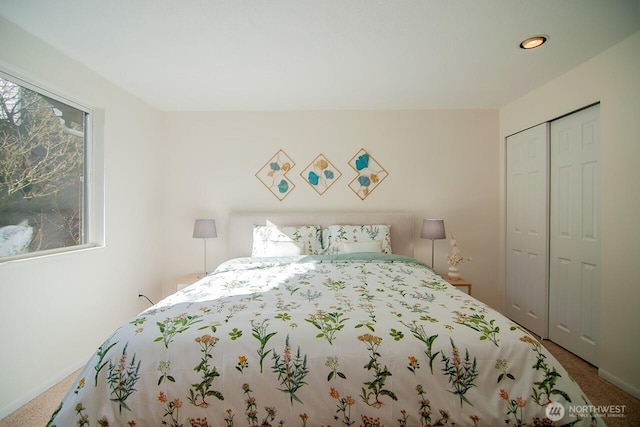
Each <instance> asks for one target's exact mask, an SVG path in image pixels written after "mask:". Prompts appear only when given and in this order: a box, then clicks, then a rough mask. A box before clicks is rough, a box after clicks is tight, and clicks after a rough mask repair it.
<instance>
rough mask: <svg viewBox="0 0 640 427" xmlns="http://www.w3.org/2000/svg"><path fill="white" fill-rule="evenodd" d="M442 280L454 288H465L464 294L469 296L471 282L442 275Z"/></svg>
mask: <svg viewBox="0 0 640 427" xmlns="http://www.w3.org/2000/svg"><path fill="white" fill-rule="evenodd" d="M442 278H443V279H444V280H446V281H447V282H448V283H450V284H452V285H453V286H455V287H456V288H464V287H466V288H467V291H466V293H467V294H469V295H471V282H467V281H466V280H464V279H463V278H462V277H461V278H459V279H453V278H451V277H449V276H447V275H446V274H443V275H442Z"/></svg>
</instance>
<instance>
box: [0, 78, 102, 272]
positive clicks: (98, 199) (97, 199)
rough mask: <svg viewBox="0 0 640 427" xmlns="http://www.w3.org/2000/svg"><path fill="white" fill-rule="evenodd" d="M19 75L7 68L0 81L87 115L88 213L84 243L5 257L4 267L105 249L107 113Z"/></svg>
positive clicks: (85, 217)
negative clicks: (19, 261) (41, 258)
mask: <svg viewBox="0 0 640 427" xmlns="http://www.w3.org/2000/svg"><path fill="white" fill-rule="evenodd" d="M17 74H18V73H15V72H9V71H7V70H6V69H5V68H0V77H2V78H4V79H6V80H10V81H12V82H13V83H15V84H18V85H20V86H23V87H25V88H27V89H30V90H32V91H34V92H37V93H39V94H41V95H44V96H47V97H49V98H52V99H55V100H58V101H60V102H63V103H65V104H67V105H69V106H71V107H73V108H76V109H78V110H80V111H83V112H84V113H86V115H85V138H84V203H83V210H84V212H83V215H82V218H83V223H82V233H83V239H82V241H83V243H81V244H79V245H74V246H66V247H62V248H55V249H45V250H41V251H36V252H29V253H25V254H20V255H14V256H9V257H3V258H0V264H2V263H6V262H11V261H17V260H29V259H35V258H40V257H44V256H50V255H55V254H61V253H69V252H77V251H81V250H86V249H91V248H97V247H104V246H105V230H104V224H105V220H104V217H105V215H104V142H103V135H104V110H102V109H95V108H91V107H87V106H86V105H84V104H82V103H80V102H77V101H73V100H70V99H69V97H66V96H64V95H61V94H59V93H57V92H55V91H53V90H49V89H45V88H44V87H43V85H41V84H38V83H34V82H33V81H29V80H27V79H25V78H22V77H18V76H17Z"/></svg>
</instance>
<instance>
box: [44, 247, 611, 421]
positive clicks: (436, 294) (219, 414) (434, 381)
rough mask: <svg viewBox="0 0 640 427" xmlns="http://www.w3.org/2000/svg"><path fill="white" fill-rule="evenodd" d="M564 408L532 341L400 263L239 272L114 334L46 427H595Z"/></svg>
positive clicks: (209, 280)
mask: <svg viewBox="0 0 640 427" xmlns="http://www.w3.org/2000/svg"><path fill="white" fill-rule="evenodd" d="M552 401H553V402H558V403H552V404H550V405H549V403H550V402H552ZM569 404H573V405H585V404H587V401H586V398H585V397H584V396H583V394H582V392H581V390H580V389H579V387H578V386H577V384H575V383H574V382H573V381H572V380H571V379H570V378H569V376H568V374H567V372H566V371H565V369H564V368H563V367H562V366H561V365H560V364H559V363H558V362H557V361H556V360H555V359H554V358H553V357H552V356H551V355H550V354H549V353H548V352H547V351H546V350H545V348H544V347H543V346H541V345H540V343H539V342H538V341H536V340H535V339H534V338H533V337H532V336H531V335H529V334H528V333H527V332H525V331H524V330H523V329H521V328H520V327H519V326H517V325H516V324H514V323H512V322H511V321H509V320H508V319H506V318H505V317H503V316H502V315H500V314H499V313H497V312H496V311H494V310H492V309H490V308H489V307H487V306H486V305H484V304H482V303H480V302H479V301H477V300H475V299H474V298H472V297H470V296H468V295H466V294H464V293H462V292H461V291H459V290H457V289H455V288H454V287H452V286H450V285H449V284H447V283H446V282H445V281H443V280H442V279H441V278H440V277H439V276H438V275H436V274H435V273H433V272H432V271H431V270H430V269H429V268H428V267H427V266H425V265H424V264H422V263H420V262H418V261H417V260H415V259H412V258H406V257H399V256H394V255H373V254H355V255H354V254H351V255H331V256H306V257H287V258H239V259H234V260H230V261H228V262H226V263H224V264H223V265H221V266H220V267H219V268H218V269H217V270H216V271H215V272H213V273H211V274H210V275H209V276H207V277H205V278H203V279H202V280H200V281H199V282H198V283H196V284H194V285H192V286H190V287H188V288H185V289H184V290H182V291H180V292H178V293H176V294H174V295H172V296H170V297H168V298H166V299H165V300H163V301H161V302H160V303H158V304H157V305H155V306H153V307H151V308H150V309H148V310H146V311H144V312H143V313H141V314H140V315H138V316H137V317H136V318H134V319H132V320H131V321H129V322H128V323H126V324H124V325H123V326H122V327H121V328H119V329H118V330H116V331H115V332H114V334H113V335H112V336H110V337H109V338H108V339H107V340H106V341H105V342H104V343H103V344H102V345H101V346H100V347H99V348H98V349H97V351H96V352H95V354H94V355H93V356H92V357H91V359H90V360H89V362H88V363H87V365H86V366H85V368H84V369H83V370H82V372H81V374H80V376H79V378H78V380H77V381H76V383H75V384H74V386H73V387H72V388H71V389H70V390H69V391H68V393H67V395H66V397H65V398H64V400H63V401H62V403H61V404H60V407H59V408H58V409H57V411H56V412H55V413H54V414H53V416H52V418H51V421H50V423H49V425H52V426H72V425H78V426H89V425H91V426H96V425H97V426H107V425H109V426H161V425H167V426H174V427H177V426H185V427H191V426H194V427H195V426H198V427H203V426H281V425H284V426H349V425H356V426H435V425H438V426H440V425H457V426H498V425H514V426H519V425H525V424H526V425H534V424H540V425H562V424H567V423H576V424H577V425H591V424H592V423H595V424H597V423H601V421H600V419H598V418H593V419H592V418H591V417H586V418H583V419H578V418H575V417H572V416H571V414H570V413H569V411H565V410H564V409H565V408H567V407H568V406H567V405H569ZM560 408H561V409H560ZM549 409H552V410H551V411H550V410H549ZM563 412H564V416H562V415H563ZM550 418H551V419H553V420H554V421H555V422H552V421H551V419H550ZM558 418H560V419H559V420H558Z"/></svg>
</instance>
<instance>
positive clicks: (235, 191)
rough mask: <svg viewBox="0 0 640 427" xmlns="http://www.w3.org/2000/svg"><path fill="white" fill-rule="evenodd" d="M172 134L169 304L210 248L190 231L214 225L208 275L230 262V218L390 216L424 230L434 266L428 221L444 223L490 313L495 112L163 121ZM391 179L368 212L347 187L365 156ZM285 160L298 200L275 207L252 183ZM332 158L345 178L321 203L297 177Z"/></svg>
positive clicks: (419, 243)
mask: <svg viewBox="0 0 640 427" xmlns="http://www.w3.org/2000/svg"><path fill="white" fill-rule="evenodd" d="M166 116H167V117H166V119H165V121H164V122H165V123H166V128H165V134H166V135H167V136H168V138H169V139H170V141H171V142H170V146H171V147H174V148H172V150H171V154H170V156H169V157H170V163H169V164H168V167H167V168H166V170H165V173H164V176H163V179H164V184H163V187H164V191H165V196H166V197H165V205H164V208H163V212H164V214H165V216H166V217H165V229H164V230H165V237H166V238H165V248H166V253H165V255H166V258H165V263H164V264H165V266H166V268H167V270H166V274H165V277H166V279H167V280H166V281H165V283H164V284H165V289H164V291H165V293H168V292H170V291H171V290H172V286H173V282H172V280H173V279H175V278H176V277H177V276H180V275H182V274H186V273H190V272H199V271H201V270H202V241H201V240H199V239H193V238H192V237H191V233H192V228H193V220H194V219H195V218H199V217H212V218H215V219H216V220H217V224H218V236H219V237H218V238H217V239H212V240H209V241H208V248H209V251H208V253H209V254H210V257H209V262H208V264H209V266H211V265H214V264H217V263H219V262H221V261H222V260H224V259H225V258H226V256H227V239H228V238H229V236H228V235H227V233H226V219H227V216H228V214H229V212H230V211H233V210H240V211H241V210H245V211H256V210H263V211H300V210H305V211H312V210H324V211H328V210H336V209H338V210H360V211H362V210H371V211H381V210H393V211H409V212H412V213H413V214H414V215H415V218H416V236H415V247H416V256H417V257H418V258H421V259H423V260H425V261H427V262H429V263H430V262H431V242H430V241H427V240H422V239H420V238H419V235H418V233H419V231H418V229H419V227H421V225H422V219H423V218H430V217H437V218H440V217H441V218H444V219H445V227H446V230H447V233H448V235H449V236H450V235H451V234H452V233H453V234H454V235H455V236H456V238H457V239H458V241H459V244H460V246H461V249H462V251H463V253H464V254H466V255H467V256H472V257H473V258H474V260H473V261H472V262H470V263H465V264H463V265H462V273H463V276H464V277H465V278H467V279H469V280H471V281H472V282H473V294H474V295H475V296H477V297H478V298H479V299H481V300H483V301H486V302H487V303H489V304H492V305H493V304H494V303H495V302H496V301H498V300H500V298H501V290H500V289H499V288H497V286H496V282H495V277H496V275H497V254H498V169H499V168H498V158H499V156H498V147H497V146H496V143H495V142H496V141H497V139H498V118H497V111H495V110H493V111H486V110H483V111H477V110H474V111H460V110H458V111H452V110H442V111H435V110H431V111H333V112H330V111H308V112H205V113H167V114H166ZM363 147H364V148H365V149H367V150H368V151H369V152H370V154H371V155H372V156H373V157H374V158H375V159H376V160H377V161H378V162H379V163H380V164H381V165H382V166H383V167H384V168H385V169H386V170H387V172H388V173H389V176H388V177H387V178H386V180H385V181H383V182H382V183H381V184H380V185H379V186H378V187H377V188H376V189H375V190H374V191H373V192H372V193H371V195H370V196H369V197H368V198H367V199H365V200H364V201H363V200H360V198H358V197H357V196H356V195H355V194H354V193H353V192H352V191H351V190H350V189H349V188H348V186H347V185H348V184H349V182H351V180H353V178H354V177H355V172H354V171H353V170H352V169H351V168H350V167H349V166H348V162H349V160H350V159H351V158H352V157H353V156H354V155H355V153H356V152H358V150H360V148H363ZM279 149H283V150H284V151H285V152H286V153H287V154H288V155H289V156H290V157H291V158H292V159H293V161H294V162H295V163H296V165H295V167H294V168H293V169H292V171H291V173H290V175H289V176H293V181H294V183H295V185H296V188H295V189H294V190H293V191H292V192H291V193H290V194H289V195H288V196H287V197H286V198H285V199H284V200H283V201H279V200H278V199H277V198H276V197H275V196H273V195H272V194H271V193H270V192H269V191H268V190H267V189H266V188H265V187H264V185H263V184H262V183H261V182H260V181H259V180H258V179H257V178H256V177H255V173H256V172H257V171H258V169H260V168H261V167H262V166H263V165H264V164H265V163H266V162H267V161H268V160H269V159H270V158H271V156H273V155H274V154H275V153H276V152H277V151H278V150H279ZM318 154H324V155H325V156H326V157H327V158H328V159H329V160H330V161H331V162H332V163H333V164H334V165H335V166H336V167H337V168H338V169H339V170H340V172H342V176H341V177H340V179H339V180H337V181H336V182H335V184H334V185H333V186H332V187H331V188H330V189H329V190H327V192H326V193H324V194H323V195H322V196H320V195H318V194H317V193H316V191H315V190H314V189H312V188H311V187H310V186H309V185H308V184H307V183H305V182H304V180H303V179H302V177H301V176H300V173H301V172H302V171H303V170H304V169H305V168H306V166H307V165H308V164H309V163H311V161H312V160H313V159H314V158H315V157H316V156H317V155H318ZM448 243H449V242H448V240H447V241H444V240H443V241H437V242H436V246H435V247H436V251H435V252H436V261H435V262H436V267H437V268H438V269H439V270H443V269H445V268H446V267H447V266H446V261H445V259H444V256H445V253H446V252H450V246H449V244H448Z"/></svg>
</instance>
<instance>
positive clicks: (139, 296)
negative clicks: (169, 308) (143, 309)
mask: <svg viewBox="0 0 640 427" xmlns="http://www.w3.org/2000/svg"><path fill="white" fill-rule="evenodd" d="M141 297H142V298H145V299H146V300H147V301H149V303H150V304H151V305H155V304H154V303H153V301H151V300H150V299H149V298H147V296H146V295H144V294H138V298H141Z"/></svg>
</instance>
